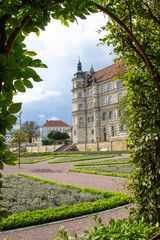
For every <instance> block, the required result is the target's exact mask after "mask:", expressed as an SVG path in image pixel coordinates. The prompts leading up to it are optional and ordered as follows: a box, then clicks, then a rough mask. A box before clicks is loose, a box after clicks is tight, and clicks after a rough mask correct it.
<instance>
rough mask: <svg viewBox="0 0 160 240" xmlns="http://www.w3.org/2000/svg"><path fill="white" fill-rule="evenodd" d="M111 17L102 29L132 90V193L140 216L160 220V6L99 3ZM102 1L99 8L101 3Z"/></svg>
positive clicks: (134, 1) (144, 1)
mask: <svg viewBox="0 0 160 240" xmlns="http://www.w3.org/2000/svg"><path fill="white" fill-rule="evenodd" d="M96 2H97V3H96V6H97V8H98V9H99V10H100V11H103V12H104V13H105V14H107V15H108V16H109V20H108V21H107V23H106V25H105V26H104V27H102V28H101V30H100V31H106V32H107V33H106V36H105V37H104V38H103V39H102V40H101V41H102V43H103V44H105V43H107V44H108V46H109V45H110V44H112V45H113V48H114V50H113V51H114V52H115V53H116V54H117V55H119V58H117V60H118V61H119V60H123V62H124V64H126V65H127V66H128V67H129V69H130V71H128V73H126V74H125V76H121V79H122V81H123V83H124V84H125V85H126V87H127V90H128V103H129V104H128V106H127V111H129V112H130V117H129V121H130V123H129V140H130V144H129V147H130V149H131V150H132V154H131V162H132V163H133V164H134V166H135V174H134V176H133V179H132V180H133V183H132V186H131V189H132V191H133V193H134V196H135V200H136V202H137V206H138V208H137V209H138V211H137V214H138V216H142V215H143V216H144V217H145V219H146V220H148V221H153V222H156V221H159V222H160V85H159V83H160V62H159V58H160V44H159V43H160V40H159V39H160V2H159V1H158V0H150V1H148V0H121V1H116V0H114V1H112V0H108V1H96ZM98 2H99V3H101V5H99V4H98Z"/></svg>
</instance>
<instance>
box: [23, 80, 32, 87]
mask: <svg viewBox="0 0 160 240" xmlns="http://www.w3.org/2000/svg"><path fill="white" fill-rule="evenodd" d="M23 83H24V85H25V86H26V87H27V88H33V84H32V83H31V82H30V81H29V80H28V79H24V80H23Z"/></svg>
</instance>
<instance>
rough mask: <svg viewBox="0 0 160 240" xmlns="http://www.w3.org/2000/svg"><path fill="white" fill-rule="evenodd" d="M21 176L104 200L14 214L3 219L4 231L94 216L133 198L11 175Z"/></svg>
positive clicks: (24, 175)
mask: <svg viewBox="0 0 160 240" xmlns="http://www.w3.org/2000/svg"><path fill="white" fill-rule="evenodd" d="M11 175H19V176H23V177H27V178H31V179H34V180H36V181H43V182H46V183H49V184H57V185H61V186H65V187H68V188H73V189H79V190H81V191H86V192H90V193H94V194H97V193H99V194H103V196H104V197H105V198H104V199H103V200H97V201H95V202H88V203H80V204H76V205H72V206H61V207H57V208H48V209H46V210H35V211H32V212H29V211H26V212H21V213H16V214H12V215H11V216H9V217H8V218H7V219H3V221H2V223H1V227H2V230H9V229H15V228H22V227H26V226H33V225H37V224H43V223H49V222H54V221H58V220H64V219H69V218H73V217H78V216H82V215H87V214H92V213H96V212H100V211H104V210H107V209H112V208H115V207H118V206H123V205H125V204H128V203H130V202H131V200H132V197H131V196H129V195H128V194H124V193H116V192H111V191H101V190H97V189H90V188H81V187H78V186H73V185H69V184H62V183H57V182H54V181H51V180H46V179H42V178H38V177H33V176H30V175H26V174H11Z"/></svg>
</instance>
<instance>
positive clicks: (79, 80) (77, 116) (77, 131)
mask: <svg viewBox="0 0 160 240" xmlns="http://www.w3.org/2000/svg"><path fill="white" fill-rule="evenodd" d="M72 83H73V88H72V94H73V98H72V124H73V142H74V143H82V142H83V143H84V142H85V141H86V114H85V112H86V91H85V85H86V79H85V72H83V71H82V64H81V62H80V60H79V62H78V64H77V72H76V73H75V74H74V78H73V79H72Z"/></svg>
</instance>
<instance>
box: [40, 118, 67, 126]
mask: <svg viewBox="0 0 160 240" xmlns="http://www.w3.org/2000/svg"><path fill="white" fill-rule="evenodd" d="M42 127H70V126H69V125H68V124H66V123H65V122H63V121H60V120H47V121H46V123H45V124H44V125H43V126H42Z"/></svg>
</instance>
